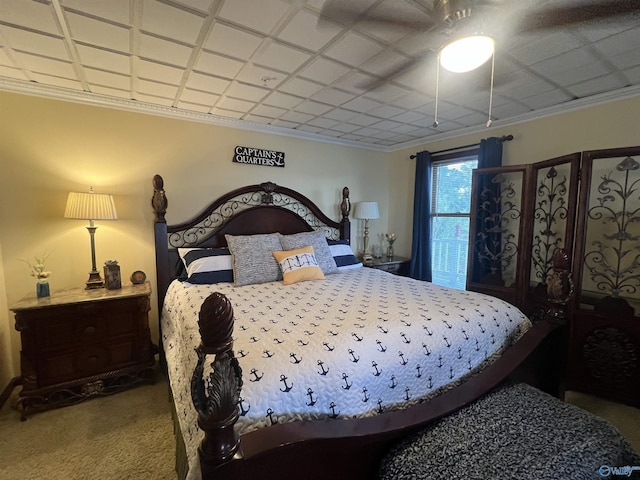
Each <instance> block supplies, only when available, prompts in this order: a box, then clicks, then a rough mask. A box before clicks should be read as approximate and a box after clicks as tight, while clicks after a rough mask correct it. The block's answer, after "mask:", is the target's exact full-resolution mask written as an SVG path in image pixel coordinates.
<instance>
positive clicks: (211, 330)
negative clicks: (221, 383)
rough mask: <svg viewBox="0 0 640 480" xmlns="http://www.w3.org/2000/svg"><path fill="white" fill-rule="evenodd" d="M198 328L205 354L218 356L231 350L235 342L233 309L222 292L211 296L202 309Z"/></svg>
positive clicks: (201, 346)
mask: <svg viewBox="0 0 640 480" xmlns="http://www.w3.org/2000/svg"><path fill="white" fill-rule="evenodd" d="M199 315H200V316H199V320H198V326H199V328H200V339H201V340H202V344H201V345H200V348H202V350H203V352H204V353H214V354H216V355H217V354H218V353H221V352H225V351H227V350H231V347H232V344H233V340H232V337H231V336H232V334H233V320H234V318H233V307H232V306H231V302H230V301H229V299H228V298H227V297H226V296H224V295H223V294H222V293H220V292H214V293H212V294H211V295H209V296H208V297H207V298H206V300H205V301H204V302H203V304H202V308H201V309H200V314H199Z"/></svg>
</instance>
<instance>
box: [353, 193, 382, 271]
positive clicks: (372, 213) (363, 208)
mask: <svg viewBox="0 0 640 480" xmlns="http://www.w3.org/2000/svg"><path fill="white" fill-rule="evenodd" d="M354 217H355V218H359V219H362V220H364V238H363V242H364V245H363V246H364V251H363V252H362V262H363V263H365V264H367V263H371V262H372V261H373V256H372V255H371V252H369V220H374V219H376V218H380V211H379V209H378V202H360V203H358V204H356V211H355V213H354Z"/></svg>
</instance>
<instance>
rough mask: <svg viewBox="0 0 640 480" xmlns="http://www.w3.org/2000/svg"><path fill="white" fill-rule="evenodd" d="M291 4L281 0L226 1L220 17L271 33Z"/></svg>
mask: <svg viewBox="0 0 640 480" xmlns="http://www.w3.org/2000/svg"><path fill="white" fill-rule="evenodd" d="M288 7H289V5H288V4H287V3H286V2H283V1H281V0H260V1H259V2H256V1H255V0H233V1H225V2H224V4H223V5H222V8H221V9H220V13H219V15H220V17H222V18H224V19H226V20H229V21H231V22H234V23H236V24H239V25H246V26H247V27H248V28H250V29H253V30H257V31H259V32H262V33H270V32H271V31H272V30H273V29H274V28H275V27H276V25H277V24H278V23H279V22H280V21H281V19H282V17H283V15H284V14H285V13H286V12H287V9H288Z"/></svg>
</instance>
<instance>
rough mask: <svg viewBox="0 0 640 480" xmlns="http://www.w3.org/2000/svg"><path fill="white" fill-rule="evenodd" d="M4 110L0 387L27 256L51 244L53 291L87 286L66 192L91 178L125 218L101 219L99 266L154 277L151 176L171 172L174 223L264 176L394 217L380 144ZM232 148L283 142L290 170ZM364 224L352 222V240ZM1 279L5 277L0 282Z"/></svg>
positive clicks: (7, 103) (14, 345)
mask: <svg viewBox="0 0 640 480" xmlns="http://www.w3.org/2000/svg"><path fill="white" fill-rule="evenodd" d="M0 112H1V115H0V164H1V172H2V173H1V174H0V245H1V246H2V251H1V253H0V254H1V256H0V270H2V272H0V273H3V274H4V277H5V279H6V285H5V288H6V295H5V294H4V292H5V289H4V288H3V292H2V293H3V294H0V348H1V349H2V354H0V362H1V363H0V390H1V389H2V388H4V385H6V384H7V382H8V379H10V378H11V377H12V376H15V375H18V373H19V349H20V338H19V335H18V334H17V332H16V331H15V329H14V326H13V315H12V314H11V313H10V312H8V311H7V305H8V306H9V307H10V306H11V305H12V304H13V303H15V302H17V301H18V300H19V299H20V298H22V297H23V296H25V295H26V294H30V293H32V292H34V291H35V282H34V279H33V278H32V277H30V276H29V269H28V267H27V266H26V264H25V263H23V262H21V261H20V259H27V260H32V259H33V257H34V256H36V255H40V254H42V253H43V252H44V251H45V250H47V251H49V252H51V255H50V257H49V259H48V261H47V269H48V270H51V271H52V272H53V274H52V276H51V278H50V283H51V288H52V290H56V289H63V288H71V287H83V286H84V282H85V281H86V280H87V278H88V272H89V270H90V267H91V258H90V248H89V234H88V233H87V230H86V228H84V227H85V226H86V225H87V223H86V222H84V221H82V220H67V219H64V218H63V213H64V208H65V203H66V199H67V194H68V192H69V191H86V190H87V189H88V188H89V186H93V187H94V189H95V190H96V191H97V192H103V193H111V194H113V195H114V200H115V203H116V208H117V210H118V217H119V219H118V221H115V222H96V224H97V225H98V229H97V232H96V256H97V263H98V268H99V269H100V268H101V266H102V264H103V262H104V261H105V260H107V259H117V260H118V262H119V264H120V265H121V271H122V275H123V278H128V277H129V275H130V274H131V272H133V271H134V270H143V271H145V272H146V273H147V277H148V278H149V279H150V280H151V281H152V282H154V281H155V278H154V275H155V271H154V270H155V264H154V250H153V214H152V210H151V206H150V199H151V195H152V193H153V189H152V184H151V179H152V177H153V175H154V174H156V173H160V174H161V175H163V177H164V179H165V190H166V193H167V197H168V199H169V210H168V214H167V220H168V221H169V223H177V222H180V221H183V220H186V219H187V218H189V217H190V216H192V215H194V214H196V213H198V211H199V209H200V208H201V207H202V206H203V205H205V203H206V202H208V201H211V200H213V199H214V198H216V197H217V196H218V195H220V194H222V193H225V192H227V191H229V190H231V189H234V188H237V187H240V186H243V185H247V184H252V183H260V182H264V181H273V182H275V183H278V184H280V185H284V186H287V187H290V188H293V189H296V190H300V191H302V192H303V193H305V195H307V196H308V197H309V198H310V199H311V200H313V201H315V202H317V204H318V205H319V206H320V208H322V209H323V210H324V211H325V212H327V213H328V214H329V216H331V217H332V218H335V219H336V220H338V219H339V218H340V216H339V209H338V203H339V201H340V198H341V197H340V195H341V191H342V188H343V187H344V186H348V187H349V189H350V191H351V200H352V202H353V203H356V202H358V201H362V200H375V201H378V202H379V204H380V209H381V212H380V213H381V218H380V219H379V220H376V221H375V222H372V223H371V234H372V235H375V234H376V233H377V232H381V231H384V228H383V226H386V223H387V211H388V185H387V178H388V170H387V162H386V161H385V160H386V158H387V154H384V153H380V152H373V151H370V150H365V149H357V148H350V147H343V146H337V145H331V144H326V143H319V142H313V141H308V140H301V139H294V138H290V137H285V136H280V135H268V134H264V133H254V132H247V131H241V130H236V129H230V128H225V127H220V126H213V125H208V124H203V123H196V122H189V121H183V120H176V119H170V118H164V117H157V116H151V115H145V114H140V113H132V112H125V111H120V110H115V109H107V108H103V107H95V106H87V105H80V104H76V103H70V102H61V101H57V100H50V99H43V98H37V97H32V96H26V95H19V94H12V93H0ZM236 145H245V146H252V147H261V148H267V149H273V150H278V151H283V152H285V154H286V158H285V161H286V167H285V168H273V167H262V166H253V165H243V164H237V163H232V161H231V159H232V155H233V149H234V147H235V146H236ZM360 223H361V222H354V228H353V229H352V230H354V231H355V233H354V234H353V235H352V241H354V242H355V244H357V245H360V244H361V240H360V236H361V232H359V230H360V229H361V228H362V226H361V225H360ZM1 280H2V275H1V274H0V288H2V287H3V286H2V283H1ZM5 298H6V300H4V299H5ZM5 302H6V305H5V304H4V303H5ZM155 305H156V301H155V298H154V299H152V308H153V310H152V312H151V328H152V336H153V338H154V340H155V341H157V338H158V332H157V311H156V309H155ZM8 349H9V350H10V351H11V353H10V354H7V350H8Z"/></svg>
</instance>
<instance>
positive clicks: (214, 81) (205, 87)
mask: <svg viewBox="0 0 640 480" xmlns="http://www.w3.org/2000/svg"><path fill="white" fill-rule="evenodd" d="M230 84H231V82H230V81H229V80H225V79H223V78H217V77H212V76H210V75H203V74H201V73H196V72H194V73H192V74H191V75H189V79H188V80H187V83H186V86H187V87H188V88H192V89H194V90H200V91H202V92H207V93H215V94H222V93H224V91H225V90H226V89H227V87H228V86H229V85H230Z"/></svg>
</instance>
